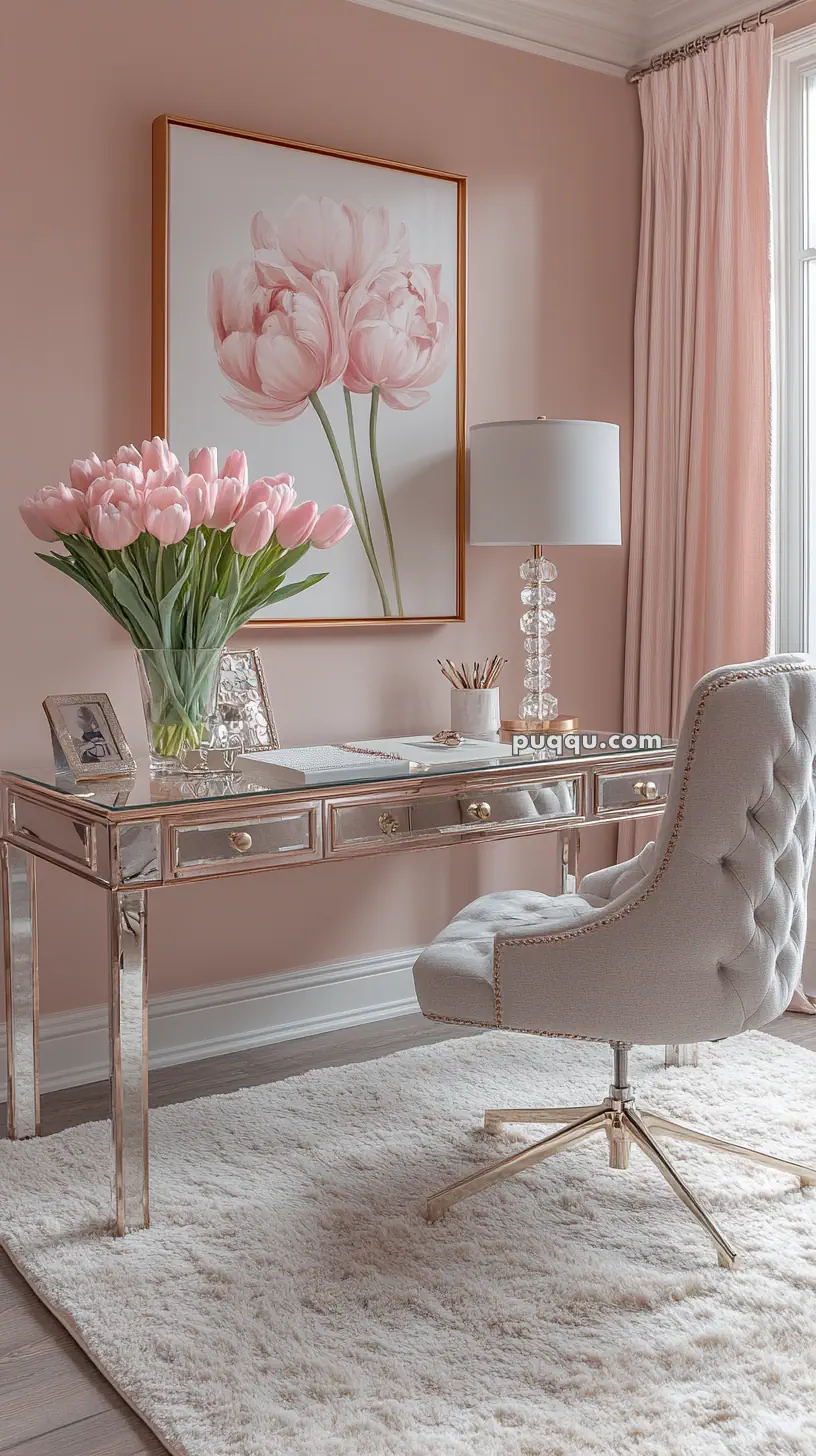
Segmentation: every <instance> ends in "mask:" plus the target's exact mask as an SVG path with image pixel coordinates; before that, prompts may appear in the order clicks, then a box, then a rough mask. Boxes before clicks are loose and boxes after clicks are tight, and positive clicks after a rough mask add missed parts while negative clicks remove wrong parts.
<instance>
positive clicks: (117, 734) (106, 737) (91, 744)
mask: <svg viewBox="0 0 816 1456" xmlns="http://www.w3.org/2000/svg"><path fill="white" fill-rule="evenodd" d="M43 708H44V709H45V712H46V716H47V718H48V721H49V723H50V725H51V738H52V742H53V745H54V759H55V763H56V766H57V769H58V770H59V769H62V770H65V769H67V770H68V771H69V772H70V773H71V774H72V775H73V777H74V778H75V779H76V780H77V782H78V783H81V782H83V781H84V780H88V779H110V778H127V777H128V776H129V775H130V774H132V773H134V772H135V769H136V761H135V759H134V757H133V754H132V753H131V751H130V749H129V747H128V745H127V741H126V739H125V735H124V733H123V732H122V728H121V725H120V723H119V719H118V718H117V716H116V714H115V713H114V711H113V708H112V706H111V701H110V698H109V697H108V695H107V693H60V694H57V695H56V696H53V697H48V698H46V699H45V700H44V702H43Z"/></svg>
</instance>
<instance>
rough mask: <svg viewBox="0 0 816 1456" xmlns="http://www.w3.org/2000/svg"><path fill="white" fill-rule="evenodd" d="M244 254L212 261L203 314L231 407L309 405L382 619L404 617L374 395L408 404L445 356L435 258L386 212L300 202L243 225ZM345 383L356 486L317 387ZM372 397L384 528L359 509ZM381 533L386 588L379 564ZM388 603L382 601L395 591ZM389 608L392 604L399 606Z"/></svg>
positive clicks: (288, 415)
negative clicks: (421, 252) (362, 429)
mask: <svg viewBox="0 0 816 1456" xmlns="http://www.w3.org/2000/svg"><path fill="white" fill-rule="evenodd" d="M250 241H251V244H252V248H253V256H252V257H251V258H247V259H244V260H242V261H240V262H237V263H231V264H227V265H226V266H224V267H220V268H216V269H215V270H214V272H213V274H212V278H211V280H210V321H211V324H212V329H213V336H214V341H215V349H216V354H217V357H218V362H219V365H220V367H221V370H222V372H223V373H224V374H225V375H226V377H227V378H228V379H229V380H230V382H231V385H232V388H233V393H232V394H231V395H230V396H228V403H229V404H231V405H232V406H233V408H234V409H236V410H239V411H240V412H241V413H243V414H245V415H248V416H249V418H250V419H252V420H256V421H258V422H259V423H261V424H280V423H282V422H283V421H286V420H292V419H295V418H296V416H298V415H300V414H302V413H303V412H304V411H305V410H306V409H308V408H309V407H311V408H312V409H313V410H314V412H315V414H316V416H317V418H318V419H319V421H320V424H321V427H322V429H323V431H324V433H325V436H326V439H327V441H328V445H329V448H330V450H331V453H332V456H333V458H334V461H335V464H336V466H337V469H338V471H339V474H340V479H341V482H342V486H343V490H344V492H345V496H346V501H347V503H348V508H349V510H350V511H351V514H352V517H353V520H354V525H355V527H356V528H357V532H358V534H359V537H360V541H361V542H362V546H363V550H364V551H365V554H366V557H367V559H368V563H369V566H370V568H371V571H372V573H373V576H374V580H375V582H376V585H377V590H378V593H379V596H380V600H381V602H382V607H383V614H384V615H385V616H386V617H390V616H394V615H397V616H404V608H403V599H402V589H401V586H400V578H399V569H398V564H397V549H396V542H395V539H394V533H393V530H392V527H391V520H390V516H389V511H388V503H387V500H386V494H385V489H384V485H383V474H382V470H381V467H380V459H379V451H378V416H379V406H380V401H382V403H383V404H384V405H385V406H386V407H387V408H389V409H395V410H413V409H417V408H419V406H421V405H423V404H425V403H426V402H427V400H428V399H429V398H430V394H429V388H430V386H431V385H433V384H435V383H436V382H437V380H438V379H439V378H440V377H441V375H442V373H443V372H444V369H445V367H446V364H447V352H448V344H449V340H450V337H451V334H452V332H453V309H452V308H451V305H450V304H449V303H448V302H447V300H446V299H445V298H444V297H443V295H442V277H441V274H442V270H441V267H440V266H439V265H437V264H432V263H425V264H423V263H416V262H412V261H411V258H410V241H409V237H408V232H407V229H406V227H405V225H404V224H402V223H400V224H398V225H394V224H392V222H391V219H390V217H389V214H388V212H387V211H386V209H385V208H383V207H369V208H362V207H359V206H354V205H351V204H348V203H339V202H336V201H334V200H333V199H332V198H330V197H321V198H320V199H319V200H318V199H315V198H310V197H299V198H298V199H297V200H296V201H295V202H294V203H293V204H292V206H291V207H290V208H289V210H288V212H287V213H286V214H285V215H284V217H283V218H282V219H281V220H280V222H279V223H278V224H277V225H276V224H275V223H273V222H272V221H270V219H269V218H268V217H267V216H266V214H265V213H263V212H259V213H257V214H256V216H255V217H254V219H253V221H252V225H251V228H250ZM338 380H342V384H343V399H344V405H345V425H346V428H347V431H348V442H349V450H350V459H351V465H352V471H353V479H354V486H352V484H351V479H350V475H351V472H350V471H349V470H348V468H347V465H346V462H345V461H344V458H343V453H342V451H341V448H340V443H339V441H338V438H337V434H336V432H335V429H334V426H333V425H332V423H331V419H330V416H329V411H328V409H327V407H326V403H325V402H324V398H323V392H324V391H326V390H328V389H329V387H330V386H331V385H333V384H334V383H336V382H337V381H338ZM357 395H367V396H368V399H369V407H368V419H367V430H366V434H367V440H368V450H369V460H370V466H371V478H373V485H374V492H375V496H376V502H377V507H378V508H379V515H380V523H379V524H378V523H377V522H376V509H377V507H373V508H372V510H371V511H370V510H369V503H368V500H367V498H366V484H367V482H366V480H365V479H364V474H365V472H364V467H363V464H362V463H361V458H360V454H361V452H360V449H359V444H358V439H357V433H356V428H357V427H356V423H355V417H354V396H357ZM378 534H381V536H382V537H384V540H385V546H386V549H387V552H388V559H389V564H390V568H391V579H392V584H389V583H387V581H386V575H387V573H386V572H384V571H383V570H382V568H381V565H380V560H379V554H378V553H379V550H380V548H379V546H378ZM392 591H393V594H394V598H393V601H392V597H391V592H392ZM395 606H396V611H395V609H394V608H395Z"/></svg>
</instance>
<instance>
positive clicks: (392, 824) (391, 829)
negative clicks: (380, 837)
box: [377, 811, 400, 834]
mask: <svg viewBox="0 0 816 1456" xmlns="http://www.w3.org/2000/svg"><path fill="white" fill-rule="evenodd" d="M377 823H378V824H379V826H380V828H381V830H382V832H383V834H396V833H397V832H398V831H399V827H400V826H399V819H395V818H394V816H393V814H389V813H388V812H387V811H385V812H384V813H382V814H381V815H380V817H379V819H378V820H377Z"/></svg>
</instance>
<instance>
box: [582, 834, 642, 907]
mask: <svg viewBox="0 0 816 1456" xmlns="http://www.w3.org/2000/svg"><path fill="white" fill-rule="evenodd" d="M654 856H655V847H654V840H652V841H651V843H650V844H647V845H644V847H643V849H642V850H641V851H640V854H636V855H634V857H633V858H632V859H627V860H624V861H623V862H622V863H621V864H613V865H607V866H606V868H605V869H602V870H591V871H590V873H589V874H588V875H584V877H583V879H582V880H581V883H580V885H579V886H578V891H579V894H581V895H583V896H584V898H585V899H586V900H588V901H589V903H590V904H591V905H596V906H600V905H608V904H609V902H610V901H611V900H616V899H617V898H618V896H619V895H624V894H626V892H627V891H628V890H631V889H633V887H634V886H635V885H636V884H637V883H638V881H639V880H643V879H645V878H646V876H647V875H650V874H651V873H652V870H653V869H654Z"/></svg>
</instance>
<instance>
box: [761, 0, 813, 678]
mask: <svg viewBox="0 0 816 1456" xmlns="http://www.w3.org/2000/svg"><path fill="white" fill-rule="evenodd" d="M774 50H775V62H774V85H773V99H772V108H771V158H772V182H773V205H774V308H773V324H774V503H775V524H776V531H775V536H776V572H775V578H776V585H775V596H776V647H777V649H778V650H780V651H783V652H784V651H791V652H806V651H813V652H816V560H814V552H816V26H812V27H810V28H809V29H807V30H804V31H799V32H798V33H796V34H795V35H793V36H788V37H784V38H783V39H782V40H780V41H778V42H777V43H776V45H775V47H774Z"/></svg>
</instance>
